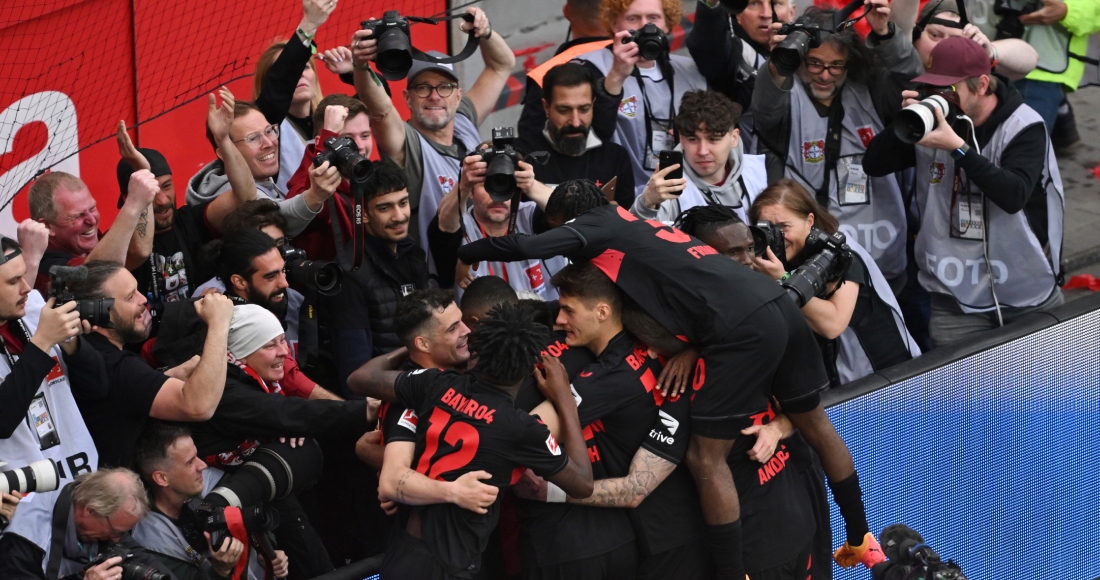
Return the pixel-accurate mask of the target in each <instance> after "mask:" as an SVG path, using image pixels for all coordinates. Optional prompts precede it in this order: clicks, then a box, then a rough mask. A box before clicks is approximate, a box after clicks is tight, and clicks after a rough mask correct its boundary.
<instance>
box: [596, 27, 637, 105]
mask: <svg viewBox="0 0 1100 580" xmlns="http://www.w3.org/2000/svg"><path fill="white" fill-rule="evenodd" d="M611 54H612V55H613V57H614V60H613V61H612V63H611V70H609V71H608V72H607V77H606V78H605V79H604V88H605V89H607V92H608V93H610V94H612V95H617V94H619V93H621V92H622V90H623V81H625V80H626V79H627V77H629V76H630V74H631V73H633V72H634V66H635V65H636V64H638V61H639V60H641V51H640V50H639V48H638V45H637V44H636V43H634V42H631V31H629V30H620V31H619V32H616V33H615V41H614V42H612V43H611Z"/></svg>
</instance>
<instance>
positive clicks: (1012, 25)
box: [993, 0, 1043, 40]
mask: <svg viewBox="0 0 1100 580" xmlns="http://www.w3.org/2000/svg"><path fill="white" fill-rule="evenodd" d="M1042 7H1043V3H1042V2H1039V0H1030V1H1028V2H1023V3H1021V2H1018V1H1016V0H996V2H994V3H993V13H994V14H996V15H997V16H1000V17H1001V21H1000V22H998V23H997V37H996V38H995V39H994V40H1004V39H1005V38H1023V37H1024V23H1022V22H1020V17H1021V16H1023V15H1025V14H1031V13H1032V12H1035V11H1036V10H1038V9H1040V8H1042Z"/></svg>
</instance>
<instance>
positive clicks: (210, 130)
mask: <svg viewBox="0 0 1100 580" xmlns="http://www.w3.org/2000/svg"><path fill="white" fill-rule="evenodd" d="M218 94H219V97H220V98H221V102H222V104H221V106H217V103H216V99H215V97H214V95H213V94H211V95H210V99H209V102H210V113H209V114H208V115H207V125H206V138H207V140H208V141H210V146H211V147H213V148H214V152H215V153H216V154H217V156H218V158H217V159H215V160H214V161H211V162H210V163H208V164H207V165H206V166H205V167H203V168H202V169H200V170H199V172H198V173H196V174H195V175H194V176H192V177H191V179H190V180H189V181H188V182H187V203H188V204H190V205H198V204H201V203H203V202H206V201H211V200H213V199H215V198H216V197H218V196H219V195H221V194H223V193H226V192H227V191H230V190H232V192H233V195H234V196H236V197H237V198H238V199H240V200H242V201H247V200H253V199H256V194H257V192H262V193H263V195H264V196H266V197H269V198H271V199H274V200H276V203H279V206H280V207H279V209H280V211H282V213H283V215H284V216H285V217H286V219H287V222H288V226H287V235H291V236H294V235H297V234H298V233H299V232H301V231H302V230H303V229H305V227H306V226H307V225H309V222H310V220H312V219H313V217H314V216H315V215H317V212H319V211H321V207H323V205H324V202H325V200H327V199H328V198H329V197H332V194H333V192H334V191H336V186H337V185H338V184H339V183H340V174H339V172H338V171H336V168H335V167H330V166H328V165H325V164H322V165H321V166H320V167H315V168H313V169H311V170H310V187H309V190H307V191H306V193H305V194H303V195H301V196H299V197H300V198H301V199H298V198H294V199H290V200H284V199H283V198H284V197H286V194H285V193H284V192H283V190H281V189H280V188H279V187H278V186H277V185H276V184H275V181H274V178H275V177H276V176H277V175H278V172H279V157H278V148H279V126H278V125H271V124H268V123H267V119H265V118H264V116H263V113H261V112H260V110H259V109H257V108H256V105H254V104H252V103H249V102H247V101H236V100H235V99H234V98H233V94H232V93H230V92H229V90H228V89H226V88H225V87H222V88H221V89H220V90H219V91H218Z"/></svg>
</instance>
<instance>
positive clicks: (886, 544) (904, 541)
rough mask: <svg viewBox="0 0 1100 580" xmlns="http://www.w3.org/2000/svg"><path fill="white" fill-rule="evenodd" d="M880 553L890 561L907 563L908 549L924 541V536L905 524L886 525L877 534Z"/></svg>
mask: <svg viewBox="0 0 1100 580" xmlns="http://www.w3.org/2000/svg"><path fill="white" fill-rule="evenodd" d="M879 543H881V544H882V553H883V554H886V558H887V559H889V560H892V561H898V562H904V563H906V564H908V563H909V551H910V550H912V549H913V547H914V546H919V545H921V544H923V543H924V536H921V535H920V532H917V531H916V530H914V529H913V528H910V527H909V526H907V525H905V524H893V525H890V526H886V527H885V528H883V530H882V534H880V535H879Z"/></svg>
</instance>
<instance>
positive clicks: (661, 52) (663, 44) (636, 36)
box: [623, 22, 669, 60]
mask: <svg viewBox="0 0 1100 580" xmlns="http://www.w3.org/2000/svg"><path fill="white" fill-rule="evenodd" d="M631 42H633V43H635V44H637V45H638V55H639V56H640V57H642V60H664V59H667V58H668V52H669V46H668V36H666V35H665V33H664V32H663V31H662V30H661V29H660V28H657V25H656V24H653V23H652V22H650V23H649V24H646V25H645V26H643V27H642V29H641V30H631V31H630V36H627V37H626V38H623V44H629V43H631Z"/></svg>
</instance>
